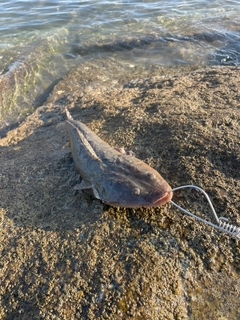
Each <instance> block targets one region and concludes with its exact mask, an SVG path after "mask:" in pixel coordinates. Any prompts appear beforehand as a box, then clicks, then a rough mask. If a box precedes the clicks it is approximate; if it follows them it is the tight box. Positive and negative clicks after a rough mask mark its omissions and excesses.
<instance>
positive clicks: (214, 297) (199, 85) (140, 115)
mask: <svg viewBox="0 0 240 320" xmlns="http://www.w3.org/2000/svg"><path fill="white" fill-rule="evenodd" d="M83 68H84V66H83V65H80V66H78V67H77V68H75V69H74V70H72V71H70V72H69V74H68V75H67V76H66V77H65V79H63V80H62V81H61V82H59V83H58V84H57V85H56V87H55V88H54V90H53V92H52V95H51V96H50V97H49V99H48V101H47V102H46V103H45V104H44V105H43V106H42V107H39V108H38V109H36V111H35V112H34V113H33V114H32V115H30V116H29V117H27V118H26V120H25V121H24V122H23V123H22V124H21V125H20V126H19V127H18V128H15V129H13V130H11V131H9V132H8V133H7V134H6V136H5V137H3V138H2V139H1V140H0V145H1V147H0V151H1V162H0V167H1V170H0V175H1V176H0V180H1V181H0V186H1V193H0V194H1V196H0V197H1V199H0V204H1V211H0V212H1V215H0V219H1V220H0V223H1V241H0V246H1V259H0V265H1V269H0V270H1V276H0V280H1V289H0V290H1V293H0V295H1V299H0V301H1V303H0V315H1V318H2V319H24V318H26V319H27V318H28V319H30V318H31V319H165V320H166V319H169V320H170V319H190V318H191V319H220V318H221V319H223V318H224V317H226V319H237V318H239V316H240V314H239V310H240V301H239V275H240V267H239V265H240V264H239V262H240V250H239V245H238V241H237V240H235V239H233V238H231V237H230V236H228V235H227V234H223V233H221V232H219V231H217V230H215V229H213V228H211V227H209V226H206V225H204V224H202V223H200V222H198V221H196V220H193V219H192V218H191V217H189V216H187V215H185V214H183V213H181V212H179V211H178V210H177V209H176V208H174V207H173V206H172V205H171V204H167V205H165V206H163V207H159V208H153V209H143V208H139V209H124V208H117V207H109V206H106V205H103V204H102V203H101V202H100V201H98V200H97V199H93V198H92V197H91V196H90V195H87V194H85V193H81V192H75V191H74V185H75V184H77V183H78V182H79V176H78V175H77V173H76V170H75V168H74V165H73V161H72V156H71V153H70V148H69V141H68V137H67V133H66V131H65V127H64V121H65V115H64V107H65V106H67V107H68V108H69V109H70V111H71V113H72V114H73V117H74V118H75V119H80V120H81V121H83V122H84V123H85V124H87V125H88V126H89V127H90V128H91V129H92V130H94V131H95V132H96V133H97V134H98V135H99V136H100V137H101V138H102V139H104V140H105V141H107V142H108V143H109V144H111V145H114V146H120V147H121V146H125V147H126V148H127V149H130V150H133V151H134V152H135V153H136V156H137V157H138V158H140V159H142V160H144V161H145V162H147V163H148V164H150V165H151V166H153V167H154V168H155V169H157V170H158V171H159V172H160V174H162V175H163V177H164V178H165V179H166V180H167V181H168V182H169V184H170V185H171V186H172V187H176V186H179V185H183V184H195V185H198V186H200V187H202V188H203V189H204V190H206V192H208V194H209V195H210V197H211V199H212V200H213V203H214V206H215V208H216V211H217V213H218V215H219V216H224V217H227V218H229V219H230V221H231V223H233V224H236V225H238V226H239V222H240V221H239V219H240V218H239V212H240V207H239V194H240V179H239V167H240V153H239V135H240V133H239V127H240V123H239V122H240V106H239V94H240V89H239V88H240V85H239V69H240V68H239V67H212V68H207V69H203V70H199V71H194V72H191V73H187V74H183V75H175V76H174V75H173V76H169V77H168V76H162V77H153V78H146V79H138V80H134V81H128V82H125V83H123V84H122V83H119V82H114V83H112V82H109V81H105V82H101V81H99V82H94V80H93V81H92V82H90V81H88V82H85V83H84V81H82V74H83V72H84V71H83ZM94 68H95V69H94ZM94 70H95V71H94ZM88 72H89V70H88ZM91 72H92V74H93V75H94V72H95V74H96V72H99V69H98V68H97V67H93V69H92V71H91ZM92 79H94V76H92ZM174 200H175V201H176V202H177V203H179V204H180V205H182V206H184V207H185V208H187V209H189V210H190V211H192V212H195V213H196V214H197V215H199V216H201V217H204V218H206V219H211V218H212V216H211V212H210V210H209V209H208V205H207V203H206V200H205V199H204V198H202V196H200V195H199V194H198V193H197V192H195V191H192V190H185V191H181V192H180V191H179V192H176V193H175V194H174Z"/></svg>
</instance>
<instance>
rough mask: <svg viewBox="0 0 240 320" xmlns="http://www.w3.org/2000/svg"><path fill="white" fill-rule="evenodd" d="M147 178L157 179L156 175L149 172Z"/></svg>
mask: <svg viewBox="0 0 240 320" xmlns="http://www.w3.org/2000/svg"><path fill="white" fill-rule="evenodd" d="M146 176H147V177H148V178H152V179H153V178H154V177H155V175H154V173H152V172H147V173H146Z"/></svg>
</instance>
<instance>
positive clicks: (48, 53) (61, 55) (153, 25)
mask: <svg viewBox="0 0 240 320" xmlns="http://www.w3.org/2000/svg"><path fill="white" fill-rule="evenodd" d="M0 40H1V41H0V72H1V74H2V75H1V78H2V79H3V81H4V82H6V80H5V79H6V76H7V77H9V75H12V74H13V73H14V81H13V80H11V81H10V80H9V81H8V82H9V83H11V84H12V85H13V86H14V85H16V83H15V81H16V82H17V83H18V82H19V85H18V86H19V87H20V86H24V87H25V90H19V91H17V92H16V94H15V96H14V98H12V101H13V103H12V104H11V103H9V101H7V100H6V101H5V102H2V106H0V119H1V120H2V124H4V125H7V124H9V123H11V122H12V121H17V120H18V119H19V118H20V116H21V115H24V114H27V113H29V112H31V111H32V110H33V109H34V108H35V107H37V106H38V105H40V104H42V103H43V102H44V100H45V99H46V98H47V95H48V93H49V92H50V91H51V89H52V87H53V86H54V84H55V83H57V81H58V80H59V79H60V78H61V77H63V76H64V75H65V74H66V73H67V72H68V70H70V68H72V67H74V66H76V65H78V64H79V63H84V62H86V61H98V60H97V59H111V60H112V61H113V60H114V61H116V62H117V63H119V64H121V65H123V66H124V65H125V66H126V77H127V73H128V76H129V68H133V69H134V75H135V76H139V77H141V76H145V75H146V74H147V72H149V73H150V72H151V74H153V73H154V70H159V67H161V68H162V69H161V70H163V72H165V73H168V72H170V71H169V70H170V69H171V70H172V69H173V67H174V68H175V69H178V68H183V67H186V68H189V66H191V67H192V68H198V67H203V66H206V65H238V64H239V61H240V2H239V1H226V0H212V1H209V0H205V1H200V0H193V1H187V0H186V1H184V0H178V1H176V0H165V1H150V0H149V1H147V0H146V1H130V0H129V1H124V0H123V1H120V0H119V1H104V0H97V1H94V0H91V1H90V0H89V1H69V0H68V1H67V0H59V1H57V0H52V1H44V0H42V1H40V0H35V1H34V0H33V1H28V0H22V1H17V0H11V1H1V2H0ZM110 66H111V64H110V65H109V69H108V68H107V69H106V76H107V77H109V78H111V77H114V78H117V77H118V75H117V74H113V73H112V72H111V67H110ZM19 67H20V68H21V72H19ZM25 69H27V71H25ZM16 70H17V71H16ZM148 70H149V71H148ZM18 78H19V79H18ZM20 78H21V79H20ZM11 79H13V78H11ZM16 79H17V80H16ZM13 82H14V83H13ZM9 83H8V85H9ZM0 88H1V90H2V91H4V90H5V91H6V89H7V87H6V85H5V86H2V85H1V87H0ZM0 127H1V126H0Z"/></svg>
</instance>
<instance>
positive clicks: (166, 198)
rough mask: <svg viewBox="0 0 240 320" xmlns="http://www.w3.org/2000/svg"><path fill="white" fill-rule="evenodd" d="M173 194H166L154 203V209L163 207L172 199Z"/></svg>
mask: <svg viewBox="0 0 240 320" xmlns="http://www.w3.org/2000/svg"><path fill="white" fill-rule="evenodd" d="M172 196H173V193H172V192H171V191H168V192H166V193H165V194H164V195H163V196H162V197H161V198H160V199H158V200H157V201H155V202H154V203H153V206H154V207H157V206H161V205H163V204H165V203H167V202H169V201H170V200H171V199H172Z"/></svg>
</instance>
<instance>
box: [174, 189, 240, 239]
mask: <svg viewBox="0 0 240 320" xmlns="http://www.w3.org/2000/svg"><path fill="white" fill-rule="evenodd" d="M185 188H193V189H196V190H198V191H200V192H202V193H203V194H204V196H205V197H206V199H207V201H208V204H209V206H210V208H211V210H212V213H213V216H214V218H215V220H216V223H217V224H214V223H212V222H210V221H207V220H205V219H203V218H200V217H198V216H196V215H195V214H193V213H191V212H190V211H188V210H186V209H184V208H182V207H180V206H179V205H178V204H176V203H175V202H173V201H172V200H171V201H170V203H171V204H173V205H174V206H175V207H177V208H178V209H179V210H181V211H183V212H184V213H186V214H188V215H189V216H191V217H193V218H195V219H197V220H199V221H201V222H203V223H206V224H208V225H209V226H211V227H213V228H215V229H218V230H220V231H222V232H226V233H228V234H230V235H231V236H232V237H235V238H237V239H238V240H240V228H238V227H236V226H234V225H233V224H230V223H228V222H227V221H228V219H227V218H224V217H220V218H218V216H217V213H216V211H215V209H214V207H213V204H212V202H211V200H210V198H209V196H208V194H207V193H206V192H205V191H204V190H203V189H201V188H200V187H198V186H194V185H186V186H180V187H177V188H174V189H172V190H171V191H170V192H173V191H177V190H180V189H185Z"/></svg>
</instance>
